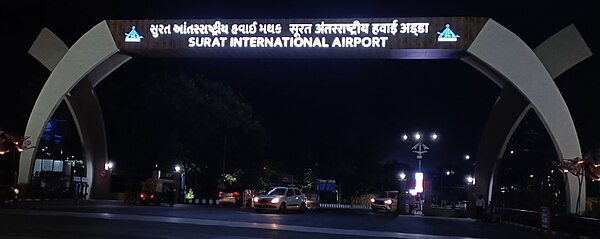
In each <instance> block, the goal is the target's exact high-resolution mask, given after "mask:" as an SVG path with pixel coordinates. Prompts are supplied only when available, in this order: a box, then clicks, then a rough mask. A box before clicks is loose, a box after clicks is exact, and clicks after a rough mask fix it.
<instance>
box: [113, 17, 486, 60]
mask: <svg viewBox="0 0 600 239" xmlns="http://www.w3.org/2000/svg"><path fill="white" fill-rule="evenodd" d="M486 21H487V18H477V17H446V18H430V17H415V18H400V17H397V18H345V19H206V20H201V19H187V20H108V21H107V23H108V26H109V28H110V30H111V33H112V36H113V38H114V40H115V43H116V45H117V47H118V48H119V49H121V50H122V51H123V52H125V53H128V54H133V55H144V56H156V57H164V56H174V57H181V56H190V57H235V58H244V57H260V58H311V57H327V58H338V57H344V58H444V57H447V58H452V57H459V56H461V54H462V53H464V51H465V50H466V49H467V48H468V47H469V45H470V44H471V42H472V41H473V40H474V38H475V37H476V36H477V34H478V33H479V31H480V30H481V28H482V26H483V25H484V24H485V22H486Z"/></svg>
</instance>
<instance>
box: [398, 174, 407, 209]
mask: <svg viewBox="0 0 600 239" xmlns="http://www.w3.org/2000/svg"><path fill="white" fill-rule="evenodd" d="M398 176H399V179H400V180H399V181H400V188H399V189H398V194H397V195H396V197H397V200H396V202H397V203H396V215H398V214H404V213H406V212H405V211H404V210H405V207H406V174H405V173H404V172H401V173H400V174H399V175H398ZM400 210H402V213H400Z"/></svg>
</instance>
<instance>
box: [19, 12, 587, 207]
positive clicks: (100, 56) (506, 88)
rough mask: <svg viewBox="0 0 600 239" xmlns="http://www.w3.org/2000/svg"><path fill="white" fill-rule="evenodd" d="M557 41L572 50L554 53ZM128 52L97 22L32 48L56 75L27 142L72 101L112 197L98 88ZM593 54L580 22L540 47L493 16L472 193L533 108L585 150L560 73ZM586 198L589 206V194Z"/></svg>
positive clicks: (26, 158)
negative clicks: (486, 107) (489, 92)
mask: <svg viewBox="0 0 600 239" xmlns="http://www.w3.org/2000/svg"><path fill="white" fill-rule="evenodd" d="M124 30H125V29H124ZM565 31H567V32H568V33H565ZM565 42H567V43H569V45H570V46H572V47H570V48H568V49H565V47H564V46H563V45H562V43H565ZM573 42H575V44H572V43H573ZM557 47H558V48H559V49H563V50H562V53H564V54H566V55H569V56H568V57H562V58H554V56H555V55H556V49H557ZM120 51H121V50H120V49H119V47H118V46H117V44H116V43H115V40H114V38H113V35H111V30H110V28H109V25H108V24H107V21H103V22H101V23H99V24H97V25H96V26H94V27H93V28H92V29H90V30H89V31H88V32H87V33H85V34H84V35H83V36H82V37H81V38H79V40H77V42H75V44H74V45H73V46H72V47H70V48H67V47H66V45H65V44H64V43H62V41H61V40H60V39H58V37H56V36H55V35H54V34H52V33H51V32H50V31H48V30H43V31H42V33H41V34H40V36H39V37H38V39H37V40H36V42H35V43H34V44H33V46H32V48H31V50H30V54H31V55H33V56H34V57H36V59H38V60H39V61H40V62H41V63H42V64H44V65H45V66H46V67H47V68H48V69H49V70H51V71H52V73H51V74H50V76H49V78H48V80H47V82H46V83H45V85H44V87H43V89H42V91H41V92H40V95H39V96H38V98H37V100H36V103H35V105H34V108H33V110H32V112H31V115H30V117H29V121H28V122H27V128H26V131H25V136H26V137H28V140H27V141H26V142H24V144H25V145H26V146H28V147H30V148H31V147H33V148H35V146H36V145H38V143H39V141H40V138H41V136H42V132H43V129H44V126H45V124H46V122H47V121H48V120H49V119H50V117H51V116H52V115H53V113H54V111H55V110H56V108H57V107H58V106H59V104H60V103H61V102H62V101H63V100H65V101H66V102H67V104H68V106H69V108H70V110H71V113H72V115H73V116H74V121H75V124H76V127H77V129H78V132H79V135H80V138H81V142H82V147H83V149H84V156H85V158H86V168H87V175H88V180H89V181H91V183H90V185H91V192H92V195H91V196H92V197H94V198H106V197H108V195H109V194H108V192H109V182H110V177H109V175H108V176H100V170H101V169H103V166H104V164H105V163H106V162H107V161H108V159H107V157H108V153H107V144H106V136H105V129H104V122H103V118H102V111H101V109H100V104H99V102H98V100H97V98H96V96H95V94H94V90H93V89H94V86H96V84H98V83H99V82H100V81H101V80H102V79H104V78H105V77H106V76H107V75H108V74H110V73H111V72H112V71H114V70H115V69H116V68H118V67H119V66H120V65H122V64H123V63H125V62H127V61H128V60H129V59H131V57H130V56H128V55H124V54H120V53H119V52H120ZM417 53H418V52H417ZM536 53H537V55H536ZM589 56H591V52H590V51H589V48H587V45H586V44H585V42H583V40H582V39H581V36H580V35H579V33H578V32H577V30H576V29H575V28H574V27H568V28H566V29H565V30H563V31H561V32H559V33H558V34H556V35H555V36H554V37H552V38H550V39H549V40H548V41H546V42H545V43H543V44H542V45H541V46H540V47H539V48H538V49H536V51H535V52H534V51H533V50H531V49H530V48H529V47H528V46H527V45H526V44H525V43H524V42H523V41H522V40H521V39H520V38H519V37H518V36H516V35H515V34H514V33H512V32H511V31H509V30H508V29H506V28H505V27H503V26H501V25H500V24H498V23H497V22H496V21H494V20H492V19H487V21H486V22H485V24H484V25H483V28H482V29H481V31H480V32H479V33H478V34H477V36H476V37H475V39H474V40H473V42H472V44H471V45H470V46H469V47H468V48H467V49H466V54H464V56H463V57H462V58H461V59H462V60H463V61H465V62H467V63H468V64H470V65H472V66H473V67H475V68H476V69H478V70H479V71H481V72H482V73H483V74H485V75H486V76H488V77H489V78H490V79H492V80H493V81H494V82H495V83H496V84H498V86H500V87H502V88H503V90H502V91H501V94H500V96H499V98H498V101H497V102H496V104H495V106H494V109H493V111H492V113H491V115H490V118H489V120H488V123H487V124H486V128H485V130H484V133H483V136H482V140H481V142H480V146H479V150H478V157H477V166H476V173H475V177H476V182H477V184H476V187H475V191H474V192H473V193H472V195H477V194H483V195H488V198H491V188H492V185H493V182H494V175H495V173H496V171H497V168H498V165H499V161H500V159H501V156H502V154H503V152H504V150H505V148H506V144H507V142H508V140H509V139H510V137H511V136H512V133H513V131H514V129H515V128H516V126H517V125H518V124H519V122H520V120H521V119H522V117H523V116H524V114H525V113H526V112H527V111H528V110H529V109H533V110H535V112H536V113H537V115H538V116H539V118H540V119H541V121H542V122H543V124H544V126H545V127H546V129H547V131H548V133H549V134H550V137H551V138H552V141H553V142H554V145H555V148H556V150H557V154H558V156H559V158H561V159H568V158H575V157H580V156H581V149H580V145H579V140H578V137H577V132H576V129H575V126H574V123H573V120H572V118H571V114H570V112H569V110H568V108H567V105H566V103H565V101H564V100H563V98H562V96H561V94H560V92H559V90H558V88H557V86H556V85H555V84H554V81H553V78H555V77H556V76H558V75H559V74H560V73H562V72H564V71H565V70H567V69H568V68H570V67H571V66H573V65H575V64H576V63H578V62H580V61H581V60H584V59H586V58H587V57H589ZM431 57H433V58H435V57H436V56H430V58H431ZM388 58H410V56H406V55H405V56H404V57H393V56H388ZM421 58H423V57H422V56H421ZM424 58H427V57H424ZM35 154H36V150H32V149H29V150H25V151H24V152H23V153H22V154H21V158H20V166H19V176H18V182H19V184H29V183H30V181H31V174H32V168H33V163H34V160H33V159H34V157H35ZM565 180H566V188H565V192H567V194H568V195H569V196H568V197H567V206H568V209H569V211H570V212H572V213H573V212H576V211H583V210H576V208H575V207H576V203H575V202H576V200H577V192H576V189H577V186H576V185H577V184H576V179H575V178H574V176H567V177H566V178H565ZM583 195H585V194H583ZM580 200H581V202H583V203H580V207H581V208H583V205H585V203H584V202H585V201H584V198H581V199H580ZM581 208H580V209H581Z"/></svg>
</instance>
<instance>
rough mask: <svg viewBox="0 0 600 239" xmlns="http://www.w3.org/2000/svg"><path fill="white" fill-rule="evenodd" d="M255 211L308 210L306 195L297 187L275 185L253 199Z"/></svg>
mask: <svg viewBox="0 0 600 239" xmlns="http://www.w3.org/2000/svg"><path fill="white" fill-rule="evenodd" d="M252 202H253V207H254V210H255V211H261V210H272V211H280V212H284V211H286V210H297V211H299V212H304V210H306V196H305V195H304V193H302V191H300V190H299V189H298V188H296V187H273V188H271V189H270V190H269V192H267V193H266V194H264V195H260V196H256V197H254V198H253V199H252Z"/></svg>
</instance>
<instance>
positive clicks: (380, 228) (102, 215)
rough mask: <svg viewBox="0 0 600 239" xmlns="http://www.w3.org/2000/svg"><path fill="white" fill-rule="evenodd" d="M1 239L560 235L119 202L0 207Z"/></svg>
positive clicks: (461, 223)
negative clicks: (136, 204)
mask: <svg viewBox="0 0 600 239" xmlns="http://www.w3.org/2000/svg"><path fill="white" fill-rule="evenodd" d="M0 238H215V239H255V238H301V239H307V238H315V239H320V238H350V239H353V238H424V239H428V238H511V239H516V238H564V237H560V236H559V235H549V234H545V233H543V232H537V231H531V230H528V229H525V228H520V227H516V226H512V225H506V224H497V223H480V222H475V221H473V220H471V219H464V218H445V217H426V216H411V215H398V216H396V215H390V214H386V213H382V212H377V213H376V212H371V211H370V210H366V209H320V210H310V211H307V212H306V213H296V212H287V213H256V212H254V211H253V210H252V209H247V208H235V207H220V206H214V205H201V206H199V205H185V204H179V205H175V207H170V206H168V205H161V206H132V205H127V204H124V203H123V202H119V201H96V200H87V201H82V202H80V203H75V202H73V201H45V202H20V203H18V204H16V205H14V206H12V207H9V208H0Z"/></svg>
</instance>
